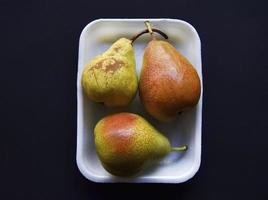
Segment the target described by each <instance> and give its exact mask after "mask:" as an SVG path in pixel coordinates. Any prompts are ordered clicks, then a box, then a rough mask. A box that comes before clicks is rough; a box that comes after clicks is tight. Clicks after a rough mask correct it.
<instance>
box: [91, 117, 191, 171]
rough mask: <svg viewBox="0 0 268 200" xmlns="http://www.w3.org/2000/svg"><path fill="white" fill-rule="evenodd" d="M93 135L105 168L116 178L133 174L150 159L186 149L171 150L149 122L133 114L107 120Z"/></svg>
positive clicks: (97, 126) (105, 118)
mask: <svg viewBox="0 0 268 200" xmlns="http://www.w3.org/2000/svg"><path fill="white" fill-rule="evenodd" d="M94 136H95V145H96V150H97V154H98V156H99V158H100V161H101V163H102V165H103V167H104V168H105V169H106V170H107V171H108V172H110V173H111V174H113V175H116V176H131V175H134V174H136V173H138V172H139V171H140V170H141V169H142V167H143V166H144V164H145V163H146V162H148V161H150V160H155V159H159V158H163V157H164V156H165V155H167V154H168V153H170V152H171V151H181V150H186V146H183V147H171V146H170V142H169V140H168V139H167V138H166V137H165V136H163V135H162V134H161V133H160V132H159V131H157V130H156V129H155V128H154V127H153V126H152V125H151V124H149V122H147V121H146V120H145V119H144V118H142V117H141V116H139V115H136V114H132V113H118V114H113V115H110V116H107V117H104V118H103V119H101V120H100V121H99V122H98V123H97V125H96V126H95V129H94Z"/></svg>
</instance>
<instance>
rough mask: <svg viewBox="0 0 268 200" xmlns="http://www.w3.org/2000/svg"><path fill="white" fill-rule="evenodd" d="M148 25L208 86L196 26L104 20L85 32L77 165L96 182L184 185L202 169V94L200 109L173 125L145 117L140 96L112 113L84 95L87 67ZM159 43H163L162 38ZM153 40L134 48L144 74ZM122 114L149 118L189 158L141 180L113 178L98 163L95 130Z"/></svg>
mask: <svg viewBox="0 0 268 200" xmlns="http://www.w3.org/2000/svg"><path fill="white" fill-rule="evenodd" d="M146 20H149V21H150V22H151V24H152V26H153V27H155V28H158V29H160V30H162V31H164V32H165V33H166V34H167V35H168V36H169V42H170V43H171V44H172V45H174V46H175V47H176V48H177V49H178V50H179V51H180V52H181V53H182V54H183V55H184V56H186V57H187V58H188V59H189V60H190V62H191V63H192V64H193V65H194V66H195V68H196V69H197V72H198V74H199V76H200V79H201V83H202V69H201V48H200V39H199V36H198V34H197V32H196V30H195V29H194V28H193V27H192V26H191V25H190V24H188V23H186V22H184V21H181V20H177V19H99V20H95V21H93V22H91V23H89V24H88V25H87V26H86V27H85V28H84V30H83V31H82V33H81V36H80V42H79V57H78V59H79V60H78V75H77V165H78V168H79V170H80V171H81V173H82V174H83V175H84V176H85V177H86V178H87V179H89V180H92V181H94V182H135V183H149V182H151V183H181V182H184V181H187V180H188V179H190V178H191V177H193V176H194V175H195V173H196V172H197V171H198V169H199V166H200V162H201V122H202V93H201V98H200V101H199V103H198V105H197V106H196V107H195V108H193V109H192V110H190V111H187V112H184V113H182V114H181V115H179V116H178V117H177V118H176V119H175V120H174V121H173V122H171V123H160V122H158V121H157V120H154V119H153V118H152V117H150V116H149V115H148V114H147V113H146V112H145V111H144V109H143V107H142V106H141V103H140V100H139V95H138V94H137V96H136V98H135V100H134V101H133V102H132V103H131V104H130V105H129V106H128V107H127V108H120V109H119V108H112V109H111V108H107V107H104V106H103V105H100V104H97V103H93V102H91V101H90V100H88V99H87V97H86V96H85V95H84V93H83V91H82V87H81V73H82V70H83V68H84V65H85V64H86V63H87V62H88V61H90V60H91V59H92V58H94V57H95V56H96V55H98V54H101V53H103V52H104V51H105V50H106V49H107V48H108V47H109V46H110V45H111V44H112V43H113V42H114V41H116V40H117V39H118V38H120V37H127V38H131V36H133V35H134V34H135V33H137V32H139V31H141V30H143V29H145V26H144V21H146ZM159 39H162V38H161V36H159ZM149 40H150V36H149V34H147V35H146V36H145V35H144V36H142V37H140V38H139V39H138V40H137V41H136V42H135V44H134V48H135V55H136V69H137V72H138V74H140V70H141V64H142V57H143V50H144V48H145V47H146V45H147V43H148V41H149ZM202 85H203V84H202ZM202 88H203V87H202ZM202 90H203V89H202ZM121 111H125V112H132V113H137V114H140V115H141V116H144V117H145V118H146V119H147V120H149V122H151V123H152V124H153V125H154V126H155V127H156V128H157V129H158V130H160V132H162V133H164V134H165V135H166V136H167V137H168V138H169V139H170V141H171V143H172V145H173V146H180V145H188V147H189V149H188V150H187V151H186V152H179V153H178V152H174V153H170V154H169V155H168V156H166V157H165V158H164V159H163V160H161V161H160V162H157V163H156V164H155V165H154V167H153V168H149V169H147V170H145V171H142V172H140V173H139V174H137V176H135V177H131V178H120V177H115V176H112V175H110V174H109V173H108V172H106V171H105V170H104V168H103V167H102V165H101V163H100V161H99V159H98V157H97V154H96V150H95V145H94V136H93V129H94V126H95V124H96V123H97V122H98V120H100V119H101V118H102V117H104V116H106V115H108V114H111V113H116V112H121Z"/></svg>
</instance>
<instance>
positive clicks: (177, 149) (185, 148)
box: [171, 145, 188, 151]
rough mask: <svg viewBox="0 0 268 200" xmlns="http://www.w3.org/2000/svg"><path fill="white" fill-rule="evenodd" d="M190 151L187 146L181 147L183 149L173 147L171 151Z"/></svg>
mask: <svg viewBox="0 0 268 200" xmlns="http://www.w3.org/2000/svg"><path fill="white" fill-rule="evenodd" d="M187 149H188V147H187V146H186V145H185V146H181V147H171V151H186V150H187Z"/></svg>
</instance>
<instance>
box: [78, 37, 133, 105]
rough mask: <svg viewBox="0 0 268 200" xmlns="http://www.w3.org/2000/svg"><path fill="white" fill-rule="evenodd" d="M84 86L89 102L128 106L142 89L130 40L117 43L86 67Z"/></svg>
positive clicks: (83, 76) (121, 39)
mask: <svg viewBox="0 0 268 200" xmlns="http://www.w3.org/2000/svg"><path fill="white" fill-rule="evenodd" d="M82 86H83V89H84V92H85V93H86V94H87V96H88V97H89V99H91V100H92V101H95V102H103V103H104V104H105V105H106V106H109V107H120V106H126V105H128V104H129V103H130V102H131V100H132V99H133V98H134V97H135V95H136V92H137V88H138V78H137V73H136V63H135V55H134V49H133V46H132V45H131V41H130V40H128V39H126V38H120V39H119V40H117V41H116V42H115V43H114V44H113V45H112V46H111V47H110V48H109V49H108V50H107V51H106V52H104V53H103V54H101V55H99V56H97V57H95V58H94V59H93V60H91V61H90V62H89V63H88V64H87V65H86V66H85V68H84V71H83V74H82Z"/></svg>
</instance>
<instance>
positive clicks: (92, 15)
mask: <svg viewBox="0 0 268 200" xmlns="http://www.w3.org/2000/svg"><path fill="white" fill-rule="evenodd" d="M0 4H1V5H0V15H1V17H0V22H1V23H0V24H1V31H0V33H1V37H0V41H1V43H0V48H1V52H0V53H1V54H0V55H1V59H0V63H1V65H0V66H1V73H0V77H1V79H0V86H1V98H0V105H1V110H0V112H1V122H0V199H3V200H5V199H11V200H13V199H27V200H31V199H34V200H37V199H64V200H67V199H79V200H81V199H90V200H92V199H113V198H117V199H121V198H122V199H126V198H127V199H138V198H139V199H141V198H142V197H144V195H150V196H151V197H153V198H154V199H162V200H163V199H180V200H183V199H206V200H210V199H211V200H214V199H217V200H219V199H244V200H245V199H268V191H267V183H266V179H267V178H268V173H267V170H268V161H267V153H268V142H267V140H268V137H267V134H268V131H267V130H268V125H267V124H268V121H267V118H268V117H267V114H268V109H267V102H268V77H267V76H268V61H267V46H268V26H267V21H268V14H267V7H268V6H267V3H266V1H265V0H263V1H243V0H240V1H226V0H225V1H215V0H211V1H201V0H195V1H193V0H192V1H189V0H180V1H177V2H175V1H174V2H173V3H171V2H168V1H163V2H156V1H154V2H150V3H149V2H147V3H145V2H138V1H129V2H128V1H121V2H115V1H110V2H109V3H104V2H102V1H95V2H94V3H93V2H92V1H72V3H70V2H67V1H63V0H61V1H46V0H43V1H33V0H32V1H3V0H2V1H1V3H0ZM109 17H110V18H120V17H129V18H135V17H140V18H143V17H168V18H178V19H183V20H185V21H188V22H190V23H191V24H192V25H193V26H194V27H195V28H196V29H197V31H198V32H199V34H200V37H201V40H202V59H203V76H204V101H203V102H204V109H203V138H202V141H203V148H202V151H203V152H202V164H201V168H200V170H199V172H198V173H197V175H196V176H195V177H194V178H193V179H191V180H190V181H188V182H186V183H184V184H179V185H163V184H162V185H161V184H160V185H159V184H158V185H157V184H146V185H145V184H139V185H137V184H136V185H135V184H96V183H92V182H90V181H88V180H86V179H85V178H84V177H83V176H82V175H81V174H80V172H79V171H78V168H77V166H76V161H75V154H76V72H77V53H78V40H79V35H80V33H81V30H82V29H83V27H84V26H85V25H86V24H87V23H89V22H90V21H92V20H94V19H97V18H109Z"/></svg>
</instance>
